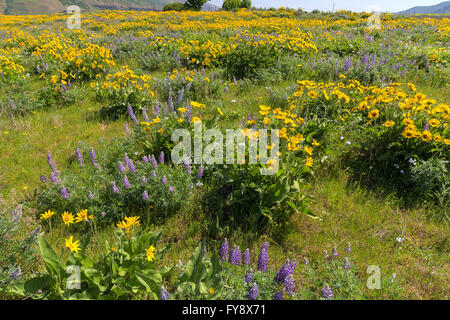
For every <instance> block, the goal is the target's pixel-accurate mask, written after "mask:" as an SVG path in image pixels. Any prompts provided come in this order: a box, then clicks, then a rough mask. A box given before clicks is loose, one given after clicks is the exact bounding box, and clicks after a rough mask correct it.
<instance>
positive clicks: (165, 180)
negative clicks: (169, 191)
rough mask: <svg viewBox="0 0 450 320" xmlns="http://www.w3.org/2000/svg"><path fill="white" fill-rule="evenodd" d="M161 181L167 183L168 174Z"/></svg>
mask: <svg viewBox="0 0 450 320" xmlns="http://www.w3.org/2000/svg"><path fill="white" fill-rule="evenodd" d="M161 182H162V183H163V184H167V178H166V176H163V177H162V180H161Z"/></svg>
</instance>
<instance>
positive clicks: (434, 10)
mask: <svg viewBox="0 0 450 320" xmlns="http://www.w3.org/2000/svg"><path fill="white" fill-rule="evenodd" d="M397 13H398V14H416V13H417V14H444V13H450V1H444V2H441V3H439V4H436V5H434V6H420V7H413V8H410V9H408V10H404V11H400V12H397Z"/></svg>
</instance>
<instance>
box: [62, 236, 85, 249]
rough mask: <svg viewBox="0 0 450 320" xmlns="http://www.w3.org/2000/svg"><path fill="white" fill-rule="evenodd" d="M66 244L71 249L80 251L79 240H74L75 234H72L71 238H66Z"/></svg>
mask: <svg viewBox="0 0 450 320" xmlns="http://www.w3.org/2000/svg"><path fill="white" fill-rule="evenodd" d="M65 240H66V241H65V245H66V247H67V248H69V249H70V251H72V252H75V253H78V251H80V250H81V249H80V242H79V241H78V240H77V241H75V242H73V236H70V237H69V238H67V239H65Z"/></svg>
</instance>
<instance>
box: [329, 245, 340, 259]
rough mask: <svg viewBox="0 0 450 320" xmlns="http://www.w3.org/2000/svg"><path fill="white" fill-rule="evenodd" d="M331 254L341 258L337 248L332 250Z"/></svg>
mask: <svg viewBox="0 0 450 320" xmlns="http://www.w3.org/2000/svg"><path fill="white" fill-rule="evenodd" d="M331 254H332V255H333V257H337V256H339V255H338V253H337V249H336V247H333V249H331Z"/></svg>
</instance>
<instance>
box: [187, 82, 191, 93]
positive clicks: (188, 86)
mask: <svg viewBox="0 0 450 320" xmlns="http://www.w3.org/2000/svg"><path fill="white" fill-rule="evenodd" d="M191 86H192V82H189V83H188V84H187V85H186V91H189V89H190V88H191Z"/></svg>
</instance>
